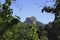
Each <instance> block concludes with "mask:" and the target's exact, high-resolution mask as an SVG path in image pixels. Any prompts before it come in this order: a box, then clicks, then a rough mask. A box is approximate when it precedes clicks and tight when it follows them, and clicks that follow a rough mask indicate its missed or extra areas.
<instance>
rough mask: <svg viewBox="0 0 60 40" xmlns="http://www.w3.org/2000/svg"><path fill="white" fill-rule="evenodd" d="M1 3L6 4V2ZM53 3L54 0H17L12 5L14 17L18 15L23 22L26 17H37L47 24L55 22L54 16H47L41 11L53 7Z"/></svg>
mask: <svg viewBox="0 0 60 40" xmlns="http://www.w3.org/2000/svg"><path fill="white" fill-rule="evenodd" d="M0 1H1V2H2V3H4V0H0ZM47 1H48V2H47ZM51 1H52V0H16V2H14V3H13V4H12V5H11V8H13V15H18V16H19V17H20V18H21V21H22V22H23V21H24V20H25V19H26V17H31V16H35V17H36V19H37V20H38V21H40V22H42V23H44V24H46V23H48V22H52V21H53V20H54V15H53V14H47V13H46V12H44V13H42V12H41V9H42V8H43V6H47V5H50V6H52V5H53V2H51ZM37 3H38V4H37Z"/></svg>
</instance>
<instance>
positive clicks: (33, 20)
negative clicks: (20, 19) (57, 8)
mask: <svg viewBox="0 0 60 40" xmlns="http://www.w3.org/2000/svg"><path fill="white" fill-rule="evenodd" d="M36 21H37V20H36V18H35V17H34V16H32V17H27V18H26V20H25V23H29V24H36Z"/></svg>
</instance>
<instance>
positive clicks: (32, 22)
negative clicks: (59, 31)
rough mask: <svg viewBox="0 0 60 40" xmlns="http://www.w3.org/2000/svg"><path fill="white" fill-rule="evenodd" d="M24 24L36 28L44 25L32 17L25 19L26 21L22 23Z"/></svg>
mask: <svg viewBox="0 0 60 40" xmlns="http://www.w3.org/2000/svg"><path fill="white" fill-rule="evenodd" d="M24 23H28V24H37V25H38V26H44V24H43V23H41V22H40V21H37V19H36V18H35V17H34V16H32V17H27V18H26V20H25V21H24Z"/></svg>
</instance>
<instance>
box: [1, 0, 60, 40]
mask: <svg viewBox="0 0 60 40" xmlns="http://www.w3.org/2000/svg"><path fill="white" fill-rule="evenodd" d="M12 1H14V0H6V1H5V3H4V4H0V40H60V0H56V4H55V5H54V6H55V8H51V7H44V8H43V9H42V12H43V11H44V10H45V11H46V12H48V13H50V12H52V13H54V14H55V20H54V21H53V22H52V23H49V24H46V25H45V26H44V27H43V26H39V25H37V24H33V25H30V24H27V23H22V22H21V21H20V20H19V19H20V18H18V16H16V18H15V17H13V16H12V14H13V12H12V9H11V8H10V5H11V4H12Z"/></svg>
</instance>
